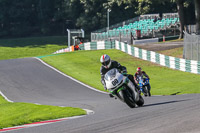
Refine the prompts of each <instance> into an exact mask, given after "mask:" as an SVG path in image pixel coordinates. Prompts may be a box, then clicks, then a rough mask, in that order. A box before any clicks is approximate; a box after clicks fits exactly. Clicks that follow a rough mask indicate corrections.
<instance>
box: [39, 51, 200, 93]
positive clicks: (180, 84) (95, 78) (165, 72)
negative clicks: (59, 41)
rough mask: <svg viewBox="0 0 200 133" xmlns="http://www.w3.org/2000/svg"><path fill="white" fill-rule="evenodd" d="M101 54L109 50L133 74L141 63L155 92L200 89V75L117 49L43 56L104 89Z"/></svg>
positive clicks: (46, 59)
mask: <svg viewBox="0 0 200 133" xmlns="http://www.w3.org/2000/svg"><path fill="white" fill-rule="evenodd" d="M102 54H108V55H110V56H111V58H112V59H113V60H117V61H119V62H120V63H121V64H122V65H124V66H126V67H127V69H128V72H129V73H130V74H134V73H135V71H136V68H137V67H139V66H140V67H142V68H143V70H144V71H146V72H147V73H148V74H149V76H150V78H151V80H150V83H151V86H152V94H153V95H171V94H174V93H178V94H189V93H200V89H198V88H199V85H200V83H199V79H200V75H196V74H191V73H188V72H182V71H178V70H173V69H169V68H167V67H162V66H159V65H157V64H153V63H151V62H148V61H143V60H140V59H137V58H134V57H132V56H130V55H127V54H126V53H123V52H121V51H118V50H98V51H79V52H73V53H67V54H64V55H57V56H51V57H44V58H42V59H43V60H44V61H45V62H47V63H48V64H50V65H52V66H54V67H55V68H57V69H59V70H61V71H62V72H64V73H66V74H68V75H70V76H72V77H74V78H76V79H78V80H80V81H82V82H84V83H86V84H88V85H90V86H93V87H95V88H97V89H99V90H103V86H102V85H101V83H100V66H101V64H100V62H99V58H100V56H101V55H102Z"/></svg>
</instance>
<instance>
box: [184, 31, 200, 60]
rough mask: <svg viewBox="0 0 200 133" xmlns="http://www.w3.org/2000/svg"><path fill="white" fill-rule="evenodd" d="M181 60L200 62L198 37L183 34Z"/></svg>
mask: <svg viewBox="0 0 200 133" xmlns="http://www.w3.org/2000/svg"><path fill="white" fill-rule="evenodd" d="M183 58H185V59H189V60H196V61H200V35H195V34H188V33H187V32H185V36H184V49H183Z"/></svg>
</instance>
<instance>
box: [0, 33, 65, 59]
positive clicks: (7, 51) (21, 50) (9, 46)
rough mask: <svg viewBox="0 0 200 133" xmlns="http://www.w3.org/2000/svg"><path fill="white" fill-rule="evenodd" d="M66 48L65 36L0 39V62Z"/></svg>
mask: <svg viewBox="0 0 200 133" xmlns="http://www.w3.org/2000/svg"><path fill="white" fill-rule="evenodd" d="M66 47H67V45H66V37H65V36H61V37H59V36H53V37H33V38H19V39H1V40H0V60H5V59H16V58H24V57H33V56H42V55H48V54H51V53H53V52H55V51H57V50H59V49H62V48H66Z"/></svg>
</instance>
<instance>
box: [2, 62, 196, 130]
mask: <svg viewBox="0 0 200 133" xmlns="http://www.w3.org/2000/svg"><path fill="white" fill-rule="evenodd" d="M197 89H199V88H197ZM0 91H1V92H2V93H3V94H4V95H5V96H6V97H7V98H8V99H10V100H12V101H14V102H28V103H39V104H45V105H56V106H72V107H80V108H84V109H90V110H93V111H94V112H95V113H94V114H92V115H87V116H85V117H81V118H77V119H72V120H65V121H62V122H57V123H52V124H46V125H41V126H35V127H29V128H23V129H19V130H13V131H8V132H11V133H136V132H139V133H188V132H191V133H199V132H200V94H190V95H173V96H152V97H148V98H146V97H145V98H144V100H145V104H144V106H143V107H139V108H133V109H131V108H129V107H128V106H127V105H126V104H124V103H122V102H120V101H119V100H115V99H113V98H109V96H108V95H107V94H104V93H100V92H97V91H94V90H91V89H89V88H87V87H85V86H83V85H81V84H79V83H77V82H75V81H73V80H71V79H70V78H67V77H65V76H63V75H61V74H60V73H58V72H56V71H55V70H53V69H51V68H49V67H47V66H46V65H44V64H43V63H41V62H40V61H39V60H37V59H35V58H24V59H13V60H2V61H0Z"/></svg>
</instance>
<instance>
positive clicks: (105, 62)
mask: <svg viewBox="0 0 200 133" xmlns="http://www.w3.org/2000/svg"><path fill="white" fill-rule="evenodd" d="M109 63H110V60H108V61H104V62H102V65H104V66H107V65H108V64H109Z"/></svg>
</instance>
